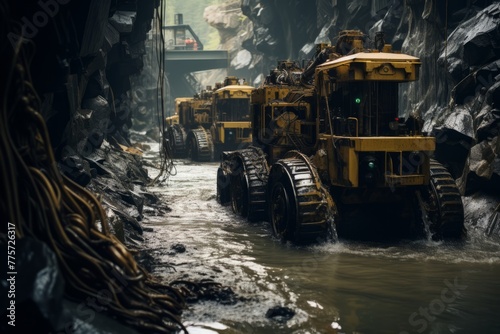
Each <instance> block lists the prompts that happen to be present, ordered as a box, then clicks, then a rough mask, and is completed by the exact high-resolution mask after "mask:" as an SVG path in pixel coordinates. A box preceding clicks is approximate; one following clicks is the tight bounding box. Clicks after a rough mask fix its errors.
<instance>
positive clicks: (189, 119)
mask: <svg viewBox="0 0 500 334" xmlns="http://www.w3.org/2000/svg"><path fill="white" fill-rule="evenodd" d="M175 106H176V112H177V116H178V123H177V124H172V125H171V126H169V127H168V128H167V131H166V132H167V133H166V136H167V138H168V143H169V149H170V152H171V153H172V155H173V157H174V158H185V157H188V158H190V159H192V160H194V161H211V160H212V159H213V156H214V144H213V140H212V135H211V133H210V126H211V125H212V122H213V119H212V110H211V108H212V88H211V87H207V89H206V90H203V91H202V92H201V93H200V94H197V95H195V96H194V97H192V98H177V99H176V100H175Z"/></svg>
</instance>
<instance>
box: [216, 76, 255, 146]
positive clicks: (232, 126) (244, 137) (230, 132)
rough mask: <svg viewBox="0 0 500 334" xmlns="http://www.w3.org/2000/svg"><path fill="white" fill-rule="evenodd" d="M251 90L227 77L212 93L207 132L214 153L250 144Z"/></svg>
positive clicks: (247, 86) (235, 78)
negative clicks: (208, 130) (212, 142)
mask: <svg viewBox="0 0 500 334" xmlns="http://www.w3.org/2000/svg"><path fill="white" fill-rule="evenodd" d="M253 90H254V87H252V86H249V85H247V84H245V83H244V82H240V80H239V79H238V78H237V77H234V76H230V77H226V78H225V80H224V82H223V84H222V85H221V87H220V88H219V89H216V90H215V91H214V93H213V101H212V118H213V120H214V122H213V124H212V126H211V128H210V132H211V134H212V138H213V140H214V145H215V149H216V151H217V153H220V152H221V151H223V150H234V149H238V148H244V147H246V146H248V145H249V144H250V143H251V142H252V122H251V121H250V95H251V93H252V91H253Z"/></svg>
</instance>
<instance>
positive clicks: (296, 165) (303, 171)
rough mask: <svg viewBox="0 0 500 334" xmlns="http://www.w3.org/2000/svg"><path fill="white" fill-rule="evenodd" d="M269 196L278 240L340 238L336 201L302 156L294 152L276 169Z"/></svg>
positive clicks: (271, 221)
mask: <svg viewBox="0 0 500 334" xmlns="http://www.w3.org/2000/svg"><path fill="white" fill-rule="evenodd" d="M268 194H269V200H268V201H269V219H270V223H271V227H272V230H273V234H274V236H275V237H277V238H279V239H280V240H282V241H291V242H294V243H300V244H302V243H311V242H318V241H323V240H326V239H336V232H335V225H334V221H335V217H336V216H337V211H336V207H335V204H334V202H333V199H332V197H331V195H330V194H329V193H328V191H327V190H326V189H325V187H323V186H322V184H321V181H320V179H319V177H318V174H317V172H316V169H315V167H314V166H312V164H311V163H310V161H309V159H307V157H305V156H304V155H302V154H301V153H298V152H295V151H292V152H290V153H288V154H287V156H285V158H284V159H281V160H279V161H278V162H276V163H275V164H274V165H273V166H272V168H271V172H270V174H269V183H268Z"/></svg>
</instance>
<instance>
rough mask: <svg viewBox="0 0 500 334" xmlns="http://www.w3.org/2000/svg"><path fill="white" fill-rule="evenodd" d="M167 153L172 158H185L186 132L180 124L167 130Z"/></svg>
mask: <svg viewBox="0 0 500 334" xmlns="http://www.w3.org/2000/svg"><path fill="white" fill-rule="evenodd" d="M167 138H168V145H169V151H170V153H171V154H172V157H173V158H185V157H186V131H185V130H184V127H183V126H182V125H180V124H174V125H171V126H169V127H168V129H167Z"/></svg>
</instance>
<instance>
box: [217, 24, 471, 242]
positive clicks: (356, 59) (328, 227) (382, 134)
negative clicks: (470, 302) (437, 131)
mask: <svg viewBox="0 0 500 334" xmlns="http://www.w3.org/2000/svg"><path fill="white" fill-rule="evenodd" d="M378 37H380V36H378ZM382 41H383V40H382ZM420 65H421V64H420V60H419V59H418V58H416V57H413V56H410V55H406V54H402V53H398V52H392V50H391V45H389V44H385V42H382V43H381V39H380V38H379V39H378V43H377V47H376V49H375V50H369V49H365V47H364V35H363V34H362V33H361V32H360V31H357V30H347V31H342V32H341V33H340V34H339V37H338V41H337V43H336V45H334V46H328V45H318V47H317V53H316V55H315V58H314V59H313V60H311V62H310V63H309V64H308V66H307V67H306V68H305V69H301V68H300V66H299V65H298V64H296V63H294V62H290V61H285V62H280V63H279V64H278V67H277V68H276V69H275V70H273V71H272V72H271V73H270V75H269V76H268V77H267V79H266V82H265V84H264V85H263V86H262V87H259V88H257V89H256V90H255V91H254V92H253V93H252V97H251V104H252V123H253V124H252V127H253V145H252V146H250V147H249V148H247V149H243V150H237V151H226V152H223V154H222V155H221V164H220V167H219V169H218V171H217V199H218V201H219V202H220V203H222V204H226V203H230V204H231V206H232V209H233V211H234V212H235V213H237V214H240V215H242V216H245V217H248V218H249V219H252V220H256V219H267V220H269V222H270V223H271V226H272V231H273V234H274V235H275V236H276V237H277V238H280V239H281V240H289V241H292V242H296V243H308V242H315V241H318V240H325V239H326V238H334V237H335V235H336V234H337V233H338V235H339V237H346V238H349V237H353V238H358V237H359V238H377V239H378V238H379V237H384V236H387V235H391V236H397V237H398V238H400V237H403V238H405V237H419V238H421V237H425V236H426V237H428V238H432V239H434V240H441V239H461V238H463V237H464V236H465V228H464V212H463V204H462V199H461V196H460V193H459V191H458V189H457V187H456V184H455V181H454V180H453V178H452V177H451V175H450V174H449V172H448V171H447V170H446V169H445V168H444V167H443V166H442V165H441V164H440V163H438V162H437V161H435V160H433V159H432V155H433V151H434V150H435V138H433V137H431V136H428V135H426V134H423V133H422V132H421V129H420V122H419V121H418V120H417V119H415V118H412V117H408V119H406V120H405V119H403V118H402V117H401V116H400V112H399V110H398V106H399V105H398V98H399V89H398V87H399V84H401V83H406V82H410V81H415V80H417V79H418V76H419V68H420ZM403 113H404V112H401V114H403Z"/></svg>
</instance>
